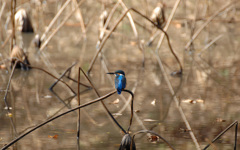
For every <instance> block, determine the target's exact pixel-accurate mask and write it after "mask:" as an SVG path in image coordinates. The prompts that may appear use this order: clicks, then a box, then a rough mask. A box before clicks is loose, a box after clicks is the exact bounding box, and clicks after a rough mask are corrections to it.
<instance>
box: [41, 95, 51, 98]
mask: <svg viewBox="0 0 240 150" xmlns="http://www.w3.org/2000/svg"><path fill="white" fill-rule="evenodd" d="M43 98H52V96H51V95H45V96H44V97H43Z"/></svg>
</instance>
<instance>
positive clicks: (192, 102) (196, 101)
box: [182, 99, 204, 104]
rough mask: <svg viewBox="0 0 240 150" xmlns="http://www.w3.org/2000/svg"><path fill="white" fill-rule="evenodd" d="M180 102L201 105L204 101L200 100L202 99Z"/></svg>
mask: <svg viewBox="0 0 240 150" xmlns="http://www.w3.org/2000/svg"><path fill="white" fill-rule="evenodd" d="M182 102H183V103H191V104H196V103H203V102H204V100H202V99H185V100H182Z"/></svg>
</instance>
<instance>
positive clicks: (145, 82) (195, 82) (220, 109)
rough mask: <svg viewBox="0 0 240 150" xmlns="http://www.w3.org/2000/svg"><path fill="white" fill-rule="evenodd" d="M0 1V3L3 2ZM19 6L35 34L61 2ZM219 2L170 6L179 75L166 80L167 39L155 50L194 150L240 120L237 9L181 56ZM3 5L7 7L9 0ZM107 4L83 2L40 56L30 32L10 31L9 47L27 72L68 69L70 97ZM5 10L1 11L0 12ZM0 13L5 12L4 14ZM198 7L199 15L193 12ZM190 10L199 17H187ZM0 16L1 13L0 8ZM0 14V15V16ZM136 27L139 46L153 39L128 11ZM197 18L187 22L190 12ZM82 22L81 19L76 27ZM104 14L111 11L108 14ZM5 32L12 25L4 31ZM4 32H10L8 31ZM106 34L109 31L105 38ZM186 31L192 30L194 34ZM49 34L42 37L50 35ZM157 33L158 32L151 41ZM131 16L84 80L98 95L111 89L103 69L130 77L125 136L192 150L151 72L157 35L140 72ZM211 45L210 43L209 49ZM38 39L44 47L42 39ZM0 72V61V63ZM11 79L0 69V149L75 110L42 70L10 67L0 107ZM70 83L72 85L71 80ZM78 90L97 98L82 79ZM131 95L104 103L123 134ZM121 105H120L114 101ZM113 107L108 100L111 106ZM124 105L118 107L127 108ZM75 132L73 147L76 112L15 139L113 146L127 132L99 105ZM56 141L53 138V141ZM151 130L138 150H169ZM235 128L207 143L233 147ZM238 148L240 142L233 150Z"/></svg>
mask: <svg viewBox="0 0 240 150" xmlns="http://www.w3.org/2000/svg"><path fill="white" fill-rule="evenodd" d="M2 3H4V2H0V4H2ZM21 3H22V2H18V4H17V7H18V6H19V7H26V8H27V9H29V10H30V11H29V12H31V13H30V14H31V15H30V18H31V19H32V25H33V28H34V31H36V33H39V35H41V34H42V33H43V31H45V30H46V27H47V25H48V24H49V23H50V22H51V20H52V19H53V17H54V16H55V15H56V14H57V12H58V11H59V9H60V8H61V3H58V1H55V0H52V1H41V2H40V1H39V2H37V1H31V2H26V3H24V4H21ZM174 3H175V1H168V2H165V4H164V6H166V7H164V8H165V9H164V10H165V17H166V19H168V17H169V15H170V11H171V9H172V7H173V5H174ZM225 3H226V2H225V1H218V2H212V3H206V2H199V4H198V5H197V4H195V3H192V2H191V1H184V2H182V4H180V5H179V6H178V8H177V12H176V13H175V18H174V20H173V21H172V23H171V25H170V27H169V29H168V31H167V33H168V34H169V37H170V40H171V44H172V47H173V49H174V50H175V51H176V54H177V55H178V57H179V58H180V61H181V63H182V64H183V66H184V67H183V68H184V70H183V75H182V77H173V76H170V73H171V72H172V71H173V70H176V69H177V68H178V64H176V60H175V59H174V57H173V56H172V55H171V53H170V51H169V47H168V45H167V42H166V41H164V42H163V44H162V46H161V49H160V51H159V53H160V58H161V60H162V62H163V65H164V68H165V70H166V73H167V74H168V75H169V76H168V78H169V80H170V82H171V84H172V86H173V89H174V91H175V93H176V97H177V98H178V99H179V106H180V107H181V108H182V110H183V112H184V114H185V116H186V119H187V120H188V122H189V124H190V126H191V129H192V130H191V131H192V132H193V133H194V135H195V136H196V139H197V141H198V143H199V144H200V147H201V148H203V147H204V146H206V145H207V144H208V143H209V142H210V141H211V140H212V139H213V138H214V137H215V136H216V135H217V134H219V133H220V132H221V131H222V130H224V129H225V128H226V127H227V126H228V125H229V124H231V123H232V122H233V121H234V120H239V112H240V110H239V98H240V95H239V92H238V91H239V86H240V78H239V72H240V71H239V70H240V67H239V62H240V60H239V52H238V51H239V50H238V49H239V48H238V47H239V38H240V37H239V32H240V29H239V28H238V26H239V24H238V20H239V19H240V18H239V15H237V14H239V9H238V8H239V4H236V5H234V6H231V7H228V8H229V9H226V11H224V12H222V14H220V15H218V16H217V17H216V18H215V19H214V20H213V21H212V22H210V24H209V25H208V26H206V27H205V28H204V30H202V31H201V33H200V34H199V36H198V37H197V38H196V39H195V40H194V42H193V43H192V45H191V51H185V50H184V48H185V46H184V45H185V44H186V43H188V42H189V40H190V36H189V35H192V34H193V33H195V32H194V31H195V30H194V29H193V28H196V29H199V28H200V27H201V26H202V24H203V23H205V22H206V20H207V19H208V18H209V16H211V15H212V14H214V13H215V12H216V10H219V9H220V8H221V7H222V6H223V5H224V4H225ZM7 5H9V6H10V2H7ZM115 5H118V4H113V3H110V2H107V1H106V2H104V4H102V2H100V1H85V2H84V1H83V2H82V5H81V6H80V7H79V8H80V9H78V10H77V11H76V12H75V13H74V14H73V15H72V17H71V18H70V19H69V20H68V21H67V22H66V23H65V24H64V26H63V27H62V28H61V29H60V30H59V31H58V32H57V33H56V34H55V35H54V36H53V38H52V39H51V40H50V42H49V43H48V45H47V47H46V48H45V50H44V53H40V52H39V51H38V50H37V49H35V47H34V44H33V42H32V41H33V38H34V35H35V34H25V33H17V34H16V39H17V41H16V43H17V45H18V46H21V47H23V50H24V52H26V53H27V54H28V58H29V61H30V62H31V65H33V66H38V67H40V68H43V69H45V70H47V71H49V72H50V73H52V74H54V75H55V76H57V77H61V75H62V74H64V72H65V70H66V68H68V67H69V66H71V64H73V63H74V62H77V64H76V65H75V66H74V67H72V69H71V75H70V73H69V74H68V73H66V75H65V76H63V78H62V80H63V81H65V82H66V83H67V84H68V85H70V87H71V88H72V89H73V90H74V91H75V92H77V83H76V81H77V77H78V67H80V66H81V67H82V68H83V70H84V71H85V72H87V69H88V68H89V65H90V62H91V60H92V58H93V56H94V54H95V52H96V42H97V41H98V37H99V35H98V33H99V31H98V29H99V28H98V26H97V24H99V22H98V21H99V19H98V18H99V16H100V15H101V12H103V9H102V8H104V10H106V11H107V12H109V13H110V12H111V10H112V8H113V6H115ZM125 5H126V6H127V7H128V8H130V7H133V8H136V9H137V10H139V11H141V13H143V14H145V15H147V16H148V17H149V16H150V13H151V12H152V10H154V8H155V6H157V3H156V2H154V1H151V2H147V1H146V2H145V1H144V2H135V1H131V2H126V3H125ZM3 6H4V5H3ZM2 8H3V7H2ZM9 9H10V7H5V9H4V10H3V13H2V16H1V15H0V19H1V21H0V22H3V23H5V21H6V18H7V17H8V16H7V15H9V14H10V13H8V12H10V10H9ZM72 9H73V6H71V5H69V6H67V7H66V10H64V11H63V12H62V14H61V15H60V17H59V18H58V19H57V21H56V22H55V24H54V26H53V28H52V29H51V30H50V31H49V32H50V33H52V32H53V31H54V30H55V29H56V28H57V26H58V25H59V24H61V22H62V21H63V18H64V17H65V16H66V15H68V13H69V12H71V11H72ZM122 10H123V9H122V7H120V5H119V6H118V9H117V12H116V13H114V15H113V17H112V19H111V20H110V22H109V25H108V27H109V28H110V29H111V28H112V27H113V26H114V24H115V21H116V20H117V19H118V17H119V13H120V12H121V13H122ZM199 10H202V11H199ZM194 11H196V13H195V14H194V13H192V12H194ZM0 12H1V11H0ZM0 14H1V13H0ZM130 14H131V15H132V18H133V20H134V23H135V25H136V28H137V32H138V36H139V40H141V42H142V44H145V45H147V43H146V41H148V40H149V38H150V37H151V35H150V34H151V33H150V32H149V31H152V29H151V28H152V25H151V24H150V23H148V22H147V21H146V20H144V19H143V18H141V17H140V16H138V15H136V14H135V13H134V12H131V11H130ZM193 14H194V15H193ZM79 15H82V17H83V18H82V19H83V20H82V21H83V22H81V23H79V20H80V21H81V19H79ZM109 15H110V14H109ZM82 25H84V27H85V28H86V39H85V38H84V35H83V33H82ZM9 26H10V25H9ZM10 28H11V27H9V29H10ZM0 30H1V31H2V32H1V37H0V40H1V45H3V44H4V41H5V39H7V37H8V34H9V33H8V32H7V31H5V28H3V27H1V26H0ZM107 32H109V31H108V30H107V31H106V33H107ZM191 32H192V33H191ZM50 33H47V36H49V35H50ZM158 35H159V34H158ZM134 37H135V36H134V35H133V32H132V28H131V25H130V24H129V21H128V18H125V19H124V20H123V22H122V23H120V24H119V26H118V27H117V29H116V30H115V31H114V32H113V34H112V35H111V36H110V38H109V39H108V40H107V42H106V43H105V45H104V47H103V49H102V52H101V57H99V58H97V60H96V63H95V64H94V66H93V69H92V71H91V73H90V78H91V80H92V82H93V83H94V85H95V87H96V88H97V90H98V91H99V94H100V95H105V94H106V93H108V92H110V91H112V90H114V85H113V84H114V81H113V79H114V77H109V76H107V75H106V73H107V72H108V71H113V70H120V69H121V70H124V72H125V73H126V78H127V85H126V89H128V90H131V91H132V92H133V93H134V96H135V98H134V112H135V113H134V118H133V124H132V126H131V132H130V135H132V134H133V133H136V132H137V131H140V130H152V131H154V132H155V133H158V134H159V135H161V136H162V137H163V138H164V139H166V140H167V141H168V142H169V143H170V144H171V145H172V146H173V147H174V148H175V149H184V150H185V149H196V147H195V145H194V143H193V141H192V139H191V137H190V134H189V132H191V131H189V130H188V129H187V128H186V125H185V123H184V121H183V119H182V118H181V115H180V113H179V111H178V108H179V107H178V106H177V105H176V104H175V103H174V102H173V95H172V94H171V92H170V91H169V87H168V85H167V83H166V81H165V79H164V77H163V73H162V72H161V69H160V67H159V65H158V62H157V60H156V57H155V56H154V55H155V53H154V55H153V53H152V51H155V47H156V46H157V42H158V41H157V40H158V37H156V38H155V40H154V41H153V42H152V45H151V46H150V47H149V46H143V47H142V48H144V55H145V56H144V59H145V62H144V65H145V66H144V68H143V66H142V60H143V59H142V58H143V53H142V52H141V51H139V48H138V44H137V40H136V39H135V38H134ZM213 41H214V42H213ZM43 42H44V41H43ZM9 47H10V42H7V43H6V44H5V46H3V47H2V49H0V54H1V58H2V59H3V58H8V55H9V53H8V51H9ZM0 65H1V64H0ZM10 72H11V71H9V72H6V70H3V69H2V70H0V98H1V99H2V101H1V102H0V122H1V125H0V147H3V146H4V145H5V144H7V143H8V142H9V141H11V140H12V139H14V138H16V137H18V136H19V135H20V134H21V133H24V132H26V131H28V130H29V129H30V128H32V127H34V126H35V125H37V124H39V123H42V122H44V121H46V119H48V118H51V117H53V116H56V115H57V114H60V113H63V112H65V111H67V110H69V109H70V108H74V107H76V106H77V105H78V102H77V97H74V96H73V93H72V92H71V91H70V90H69V89H68V88H67V87H66V86H65V85H64V84H62V83H60V82H58V84H56V86H55V87H54V89H53V91H50V90H49V88H50V87H51V85H52V84H53V83H54V82H56V80H55V79H53V78H52V77H50V76H49V75H47V74H46V73H44V72H42V71H40V70H35V69H32V70H30V71H21V70H15V72H14V75H13V78H12V80H11V87H10V89H9V91H8V97H7V102H8V104H9V106H10V107H11V109H10V110H6V109H5V103H4V101H3V97H4V94H5V89H6V86H7V83H8V79H9V75H10ZM71 78H72V80H71ZM81 83H82V84H84V85H85V86H83V85H81V86H80V91H81V92H80V98H81V104H84V103H86V102H88V101H90V100H93V99H95V98H96V95H95V93H94V91H93V90H92V89H89V88H88V87H86V86H89V83H88V81H87V80H86V79H85V78H84V77H83V76H82V75H81ZM128 96H129V94H127V93H125V92H123V93H122V94H121V95H117V94H116V95H113V96H112V97H109V98H107V99H106V100H104V102H105V104H106V105H107V107H108V108H109V110H110V112H111V113H112V114H117V116H114V117H115V118H116V120H117V121H118V122H119V123H120V124H121V125H122V126H123V128H124V129H127V127H128V125H129V118H130V114H131V111H130V107H129V106H130V100H129V99H128ZM116 99H119V101H116ZM113 102H114V103H113ZM127 102H129V104H127V106H128V107H125V103H127ZM81 112H82V113H81V126H80V129H81V135H80V141H79V143H78V141H77V139H76V136H77V134H76V133H77V121H78V120H77V118H78V113H77V112H73V113H70V114H67V115H66V116H63V117H61V118H59V119H56V120H54V121H52V122H51V123H49V124H47V125H45V126H43V127H42V128H40V129H38V130H36V131H34V132H33V133H31V134H29V135H27V136H26V137H24V138H23V139H21V140H19V141H18V142H17V144H16V145H15V147H16V149H19V150H20V149H89V148H91V149H118V148H119V146H120V143H121V139H122V137H124V134H123V133H122V132H121V130H120V129H119V128H118V127H117V126H116V125H115V124H114V123H113V122H112V119H111V118H110V117H108V115H107V113H106V112H105V110H104V109H103V107H102V106H101V104H99V103H96V104H93V105H90V106H88V107H85V108H83V109H81ZM53 137H55V138H53ZM148 137H150V133H144V134H140V135H138V136H136V137H135V145H136V148H137V149H170V148H169V146H168V145H167V144H165V143H164V142H162V141H161V140H157V141H149V140H148ZM233 144H234V130H233V129H231V130H229V131H228V132H227V133H226V134H225V135H224V136H222V137H221V139H220V140H218V141H216V142H215V144H214V148H215V149H224V150H225V149H233ZM238 147H239V145H238Z"/></svg>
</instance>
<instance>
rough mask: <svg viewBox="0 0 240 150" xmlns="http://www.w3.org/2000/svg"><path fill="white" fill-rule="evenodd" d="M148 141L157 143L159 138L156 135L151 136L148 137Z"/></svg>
mask: <svg viewBox="0 0 240 150" xmlns="http://www.w3.org/2000/svg"><path fill="white" fill-rule="evenodd" d="M148 140H149V141H150V142H157V141H159V137H158V136H156V135H151V136H149V137H148Z"/></svg>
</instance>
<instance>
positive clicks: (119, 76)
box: [107, 70, 126, 94]
mask: <svg viewBox="0 0 240 150" xmlns="http://www.w3.org/2000/svg"><path fill="white" fill-rule="evenodd" d="M107 74H114V75H115V88H116V89H117V93H118V94H121V92H122V90H123V89H124V88H125V87H126V78H125V73H124V71H122V70H117V71H115V72H109V73H107Z"/></svg>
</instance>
